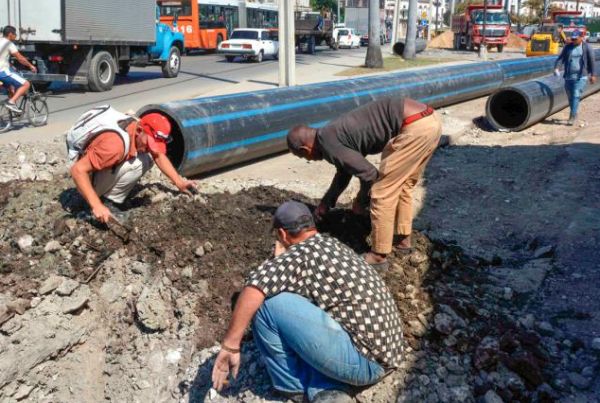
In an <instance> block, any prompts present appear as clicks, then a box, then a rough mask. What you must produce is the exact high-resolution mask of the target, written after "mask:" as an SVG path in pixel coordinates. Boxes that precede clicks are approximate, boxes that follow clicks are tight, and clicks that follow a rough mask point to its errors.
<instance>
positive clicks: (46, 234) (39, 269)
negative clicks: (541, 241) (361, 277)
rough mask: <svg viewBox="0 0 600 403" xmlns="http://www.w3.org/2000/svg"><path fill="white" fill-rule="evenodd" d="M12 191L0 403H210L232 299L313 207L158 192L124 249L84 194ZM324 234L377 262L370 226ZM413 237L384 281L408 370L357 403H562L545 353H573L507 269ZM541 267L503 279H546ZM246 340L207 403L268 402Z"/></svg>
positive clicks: (141, 201)
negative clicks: (275, 234)
mask: <svg viewBox="0 0 600 403" xmlns="http://www.w3.org/2000/svg"><path fill="white" fill-rule="evenodd" d="M12 185H13V184H9V185H7V186H5V185H3V186H1V187H0V194H1V195H5V194H8V196H9V197H3V198H2V199H1V200H0V202H2V203H5V205H4V208H3V210H2V213H1V215H0V227H1V228H4V231H3V234H2V237H1V238H0V253H1V254H2V256H3V261H2V266H1V268H2V273H3V274H2V277H1V281H0V336H1V338H0V362H1V363H2V364H0V374H1V375H0V399H8V398H10V397H13V396H18V397H19V398H18V399H19V400H20V399H22V398H23V397H29V399H30V400H32V401H40V400H43V398H50V397H51V398H52V399H53V400H57V401H76V400H78V401H80V400H82V399H80V398H77V399H74V398H73V396H82V395H85V396H86V398H85V399H84V400H89V401H99V400H103V399H108V400H113V401H132V400H135V399H140V400H141V399H148V400H150V401H159V400H160V401H177V400H180V401H188V400H189V401H202V399H203V398H204V396H205V395H206V394H207V393H210V392H209V385H210V369H211V367H212V361H211V360H212V359H213V358H214V353H215V352H216V350H217V349H218V348H217V349H215V348H213V347H211V346H214V344H215V343H218V342H219V341H220V340H221V337H222V335H223V333H224V331H225V328H226V326H227V323H228V321H229V318H230V308H231V298H232V296H233V294H234V293H235V292H236V291H238V290H239V289H240V288H241V287H242V285H243V281H244V278H245V276H246V274H247V273H248V272H249V271H250V270H251V269H252V268H253V267H255V266H256V265H258V264H259V263H260V262H261V261H263V260H264V259H265V258H267V257H268V255H269V254H270V249H271V246H272V242H273V239H272V235H271V232H270V226H271V217H272V213H273V211H274V210H275V208H276V207H277V206H278V205H279V204H280V203H281V202H282V201H284V200H288V199H290V198H296V199H299V200H303V201H305V202H309V203H310V202H311V201H310V200H306V199H305V198H304V197H303V196H301V195H297V194H292V193H289V192H285V191H281V190H278V189H274V188H270V187H258V188H252V189H249V190H245V191H242V192H239V193H236V194H228V193H224V194H213V195H197V196H194V198H193V199H190V198H187V197H184V196H176V195H175V194H172V193H171V192H170V191H169V190H167V189H165V188H164V186H162V185H160V184H153V185H149V186H147V187H146V188H145V189H144V190H142V191H141V192H140V193H139V195H138V197H136V198H135V199H133V201H132V203H131V206H132V207H135V208H132V209H131V211H130V213H129V214H130V216H129V219H128V225H129V226H130V231H129V232H127V233H126V234H123V233H122V231H123V228H120V227H119V228H118V229H117V228H113V229H112V230H110V229H108V230H107V228H106V227H104V226H100V225H97V224H93V222H90V221H87V220H86V219H85V217H86V214H87V213H86V212H85V211H84V210H82V209H81V206H83V203H82V201H81V199H80V197H79V196H78V194H77V193H76V192H75V191H74V190H72V189H71V190H68V191H60V190H59V189H65V188H68V186H69V182H67V181H66V180H63V181H58V183H21V184H20V185H19V186H17V187H14V186H13V187H12V189H13V190H9V189H10V188H11V186H12ZM10 192H12V193H10ZM57 201H59V202H60V204H62V206H63V207H64V208H66V209H67V210H68V212H67V213H65V210H63V209H61V208H60V204H59V203H57ZM320 230H321V231H323V232H328V233H330V234H332V235H333V236H335V237H337V238H339V239H340V240H342V241H343V242H345V243H346V244H348V245H349V246H351V247H352V248H354V249H355V250H356V251H357V252H362V251H364V250H366V249H367V248H368V243H367V237H368V235H369V232H370V225H369V221H368V220H367V219H365V218H360V217H356V216H355V215H353V214H351V213H350V212H349V211H348V210H344V209H337V210H334V211H332V212H331V213H330V214H329V215H327V216H326V218H325V220H324V221H323V223H322V224H321V225H320ZM414 236H415V240H414V243H415V247H416V251H415V252H414V253H412V254H411V255H408V256H405V255H392V256H390V259H391V260H392V263H393V267H392V269H391V270H390V271H389V272H387V273H383V274H382V275H383V277H384V279H385V281H386V283H387V285H388V287H389V288H390V290H391V292H392V294H393V295H394V297H395V299H396V301H397V304H398V307H399V310H400V312H401V315H402V318H403V320H404V329H405V335H406V340H407V349H406V356H405V357H404V358H405V361H406V366H405V367H404V368H403V369H401V370H400V371H397V372H396V373H394V375H393V376H391V377H389V378H388V379H387V380H386V381H384V382H383V383H381V384H379V385H377V386H376V387H374V388H370V389H368V390H367V391H364V392H362V393H361V396H362V397H361V398H362V401H370V402H377V403H385V402H392V401H396V396H397V393H400V396H401V398H402V399H408V400H409V401H424V400H427V401H459V400H460V401H465V400H473V399H475V398H476V397H477V396H482V395H483V394H485V393H488V392H489V391H490V390H492V391H495V392H494V393H498V394H499V395H500V396H501V397H502V398H503V399H504V400H505V401H514V400H521V401H527V400H529V399H531V398H534V397H536V396H537V397H538V398H539V399H540V400H543V399H542V397H546V398H548V396H549V397H553V396H555V394H556V392H555V391H554V390H553V389H552V388H550V387H548V386H547V384H546V383H545V382H550V380H551V379H552V377H553V374H552V372H551V369H550V368H549V367H548V365H546V364H547V363H548V360H549V357H550V355H549V352H548V351H549V350H548V348H549V347H546V345H548V343H550V345H551V347H552V349H553V350H552V351H553V354H559V355H560V354H562V349H565V352H564V357H569V356H570V355H569V354H571V352H572V350H573V349H574V348H575V347H574V345H573V344H572V343H571V342H570V343H564V342H562V341H559V342H557V341H556V340H554V339H553V338H547V337H546V338H544V337H543V336H542V335H540V333H538V332H537V330H535V329H534V324H533V323H534V322H532V321H533V319H529V318H525V319H521V318H519V312H518V310H517V306H518V304H515V303H514V302H515V301H517V298H521V297H520V296H519V295H520V294H519V293H520V292H522V290H521V289H520V288H517V287H516V286H515V288H514V290H513V289H511V288H508V287H500V286H497V285H496V283H495V280H494V278H493V276H489V275H488V273H487V268H488V267H489V266H490V264H492V263H494V264H499V263H501V262H500V261H499V260H498V259H495V260H494V261H493V262H487V261H484V260H481V259H473V258H470V257H468V256H465V255H464V254H463V253H462V251H461V249H460V248H459V247H458V246H457V245H454V244H443V243H439V242H432V241H431V240H429V239H428V238H426V237H425V236H423V235H421V234H418V233H415V234H414ZM547 260H548V259H540V260H539V261H538V262H537V263H536V265H535V267H534V268H533V269H527V267H529V266H524V267H523V268H522V269H519V270H515V271H514V273H513V272H505V273H506V276H508V277H510V276H511V275H516V276H517V277H518V278H521V277H523V276H525V275H526V274H527V273H526V272H525V270H533V271H532V273H533V274H532V275H534V274H535V273H538V272H540V271H541V272H543V271H544V270H548V267H549V263H548V262H547ZM534 269H535V270H534ZM542 269H543V270H542ZM521 286H522V285H521ZM548 326H550V325H547V326H545V327H544V329H545V330H544V331H545V332H548ZM550 327H551V326H550ZM543 334H545V335H547V333H543ZM250 339H251V334H249V335H248V337H247V343H246V344H245V347H244V349H245V350H244V351H245V357H246V358H245V359H244V364H243V367H242V371H241V373H240V377H239V379H238V380H236V382H234V383H233V385H232V387H231V388H230V389H229V391H228V392H227V394H226V395H224V397H223V398H221V397H218V396H213V401H217V402H220V401H222V402H225V401H232V400H229V399H230V398H232V399H233V401H250V400H253V399H254V398H255V397H256V396H259V397H266V398H270V395H269V393H268V389H269V383H268V377H267V375H266V372H265V369H264V366H262V364H261V363H260V362H259V360H258V353H257V352H256V350H255V348H254V347H253V343H252V342H251V340H250ZM48 340H51V342H48ZM40 346H43V348H41V347H40ZM204 347H207V349H203V348H204ZM199 349H200V350H199ZM201 349H203V350H201ZM559 350H560V353H559ZM25 357H27V359H25ZM561 357H563V355H561ZM564 357H563V359H568V358H564ZM573 357H576V359H577V360H581V357H580V356H574V355H573ZM52 358H55V361H54V362H53V363H52V365H51V366H43V363H44V362H46V361H48V360H51V359H52ZM41 363H42V365H40V364H41ZM582 365H583V364H582ZM34 368H35V370H34ZM56 374H60V376H59V377H56ZM492 374H494V375H492ZM544 385H545V386H544ZM227 396H229V397H227ZM236 396H237V397H236ZM219 399H221V400H219ZM402 399H401V400H402ZM402 401H405V400H402Z"/></svg>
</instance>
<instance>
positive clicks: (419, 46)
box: [392, 39, 427, 56]
mask: <svg viewBox="0 0 600 403" xmlns="http://www.w3.org/2000/svg"><path fill="white" fill-rule="evenodd" d="M405 46H406V45H405V43H404V40H401V41H398V42H396V43H395V44H394V46H393V47H392V50H393V51H394V53H395V54H397V55H398V56H402V54H403V53H404V47H405ZM426 48H427V41H426V40H425V39H417V40H416V42H415V52H416V53H421V52H422V51H424V50H425V49H426Z"/></svg>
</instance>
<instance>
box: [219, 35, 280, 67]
mask: <svg viewBox="0 0 600 403" xmlns="http://www.w3.org/2000/svg"><path fill="white" fill-rule="evenodd" d="M217 51H218V52H219V53H221V54H223V55H225V59H227V61H228V62H232V61H233V60H234V59H235V57H236V56H242V57H243V58H245V59H252V60H255V61H257V62H258V63H260V62H262V61H263V58H264V57H265V56H269V57H273V58H274V59H277V57H278V55H279V42H278V41H277V30H274V29H254V28H244V29H236V30H234V31H233V33H232V34H231V37H230V38H229V39H228V40H226V41H223V42H221V43H220V44H219V48H218V50H217Z"/></svg>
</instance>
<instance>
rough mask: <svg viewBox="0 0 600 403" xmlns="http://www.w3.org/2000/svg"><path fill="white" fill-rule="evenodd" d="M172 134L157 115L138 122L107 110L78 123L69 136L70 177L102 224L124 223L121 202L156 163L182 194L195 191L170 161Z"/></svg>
mask: <svg viewBox="0 0 600 403" xmlns="http://www.w3.org/2000/svg"><path fill="white" fill-rule="evenodd" d="M103 108H104V109H103ZM82 127H84V129H83V130H81V128H82ZM75 129H77V130H79V132H77V130H75ZM72 133H74V134H72ZM170 134H171V122H170V121H169V119H168V118H167V117H165V116H164V115H162V114H160V113H155V112H154V113H148V114H146V115H143V116H142V117H141V118H140V119H137V118H135V117H133V116H130V115H125V114H122V113H120V112H118V111H116V110H114V109H112V108H110V107H109V106H104V107H98V108H95V109H93V110H92V111H89V112H87V113H86V114H84V115H82V116H81V117H80V119H79V120H78V122H77V123H76V124H75V125H74V126H73V128H71V130H70V131H69V132H68V133H67V149H68V151H69V157H70V158H71V159H72V161H73V162H74V163H73V165H72V166H71V175H72V177H73V180H74V181H75V184H76V186H77V189H78V190H79V193H81V195H82V196H83V197H84V198H85V200H86V201H87V202H88V204H89V206H90V208H91V210H92V214H93V215H94V217H95V218H96V219H97V220H98V221H100V222H103V223H107V222H108V221H109V219H110V218H111V217H112V218H117V219H119V218H121V219H122V218H123V217H124V214H123V212H124V208H123V202H124V201H125V199H126V198H127V196H128V195H129V193H130V192H131V190H132V189H133V187H134V186H135V184H136V183H137V182H138V181H139V180H140V178H141V177H142V175H144V174H145V173H146V172H147V171H148V170H149V169H150V168H151V167H152V164H153V162H154V163H156V166H157V167H158V168H159V169H160V170H161V171H162V173H164V174H165V175H166V176H167V177H168V178H169V179H170V180H171V182H173V184H174V185H175V186H176V187H177V188H178V189H179V190H180V191H182V192H185V193H187V194H190V193H191V192H190V190H195V186H194V183H193V182H191V181H188V180H186V179H184V178H182V177H181V176H180V175H179V174H178V173H177V171H176V170H175V168H174V167H173V164H171V161H170V160H169V158H168V157H167V155H166V152H167V144H168V143H169V142H170V141H171V140H172V137H171V135H170ZM73 152H74V153H75V156H73V155H72V153H73Z"/></svg>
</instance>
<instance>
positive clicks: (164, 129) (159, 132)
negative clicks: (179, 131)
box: [140, 112, 173, 154]
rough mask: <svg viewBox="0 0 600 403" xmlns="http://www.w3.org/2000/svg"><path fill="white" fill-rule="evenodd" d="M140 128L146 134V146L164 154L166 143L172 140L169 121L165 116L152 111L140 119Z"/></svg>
mask: <svg viewBox="0 0 600 403" xmlns="http://www.w3.org/2000/svg"><path fill="white" fill-rule="evenodd" d="M140 124H141V125H142V129H143V130H144V132H146V134H148V148H149V149H151V150H152V151H154V152H157V153H161V154H166V153H167V144H168V143H170V142H171V140H173V138H172V137H171V122H169V119H167V117H166V116H164V115H162V114H160V113H157V112H152V113H148V114H147V115H144V116H142V118H141V119H140Z"/></svg>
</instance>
